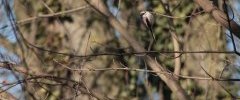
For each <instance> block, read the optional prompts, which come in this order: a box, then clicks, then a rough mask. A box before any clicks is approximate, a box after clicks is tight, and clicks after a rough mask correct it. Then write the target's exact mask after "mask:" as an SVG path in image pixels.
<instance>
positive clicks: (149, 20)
mask: <svg viewBox="0 0 240 100" xmlns="http://www.w3.org/2000/svg"><path fill="white" fill-rule="evenodd" d="M140 16H141V19H142V21H143V23H144V25H145V26H146V27H147V28H148V30H149V31H150V32H151V35H152V37H153V39H154V40H155V36H154V34H153V24H154V17H153V14H151V12H149V11H141V12H140Z"/></svg>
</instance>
